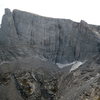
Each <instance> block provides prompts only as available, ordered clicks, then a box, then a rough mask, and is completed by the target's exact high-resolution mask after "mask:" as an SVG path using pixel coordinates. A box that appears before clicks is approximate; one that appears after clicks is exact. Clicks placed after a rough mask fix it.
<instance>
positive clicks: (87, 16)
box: [0, 0, 100, 25]
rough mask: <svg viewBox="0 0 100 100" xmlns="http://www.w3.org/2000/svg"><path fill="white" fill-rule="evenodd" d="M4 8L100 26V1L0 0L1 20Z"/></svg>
mask: <svg viewBox="0 0 100 100" xmlns="http://www.w3.org/2000/svg"><path fill="white" fill-rule="evenodd" d="M4 8H10V9H11V10H13V9H20V10H24V11H28V12H32V13H35V14H39V15H42V16H47V17H54V18H66V19H72V20H73V21H77V22H79V21H80V20H81V19H82V20H85V21H86V22H88V23H90V24H97V25H100V0H0V19H1V17H2V15H3V13H4Z"/></svg>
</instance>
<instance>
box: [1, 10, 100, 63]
mask: <svg viewBox="0 0 100 100" xmlns="http://www.w3.org/2000/svg"><path fill="white" fill-rule="evenodd" d="M0 30H1V31H0V37H1V38H0V41H1V42H0V43H1V44H2V45H3V46H5V47H6V45H7V46H8V47H6V50H5V49H4V48H2V47H1V48H2V49H3V50H2V51H1V55H2V53H3V55H4V54H5V55H6V58H5V57H2V56H1V59H2V60H6V59H7V60H9V58H10V57H14V58H17V57H18V56H20V57H22V56H23V55H27V56H29V55H30V56H31V55H32V54H33V52H35V53H36V54H38V55H41V56H43V57H45V58H47V59H48V60H49V61H53V62H55V63H57V62H61V63H63V62H72V61H74V60H84V59H87V58H90V57H91V56H92V55H93V54H96V53H98V52H99V51H100V50H99V49H100V46H99V44H100V40H99V39H100V35H99V33H100V27H99V26H94V25H89V24H87V23H86V22H84V21H81V22H80V23H76V22H73V21H71V20H68V19H67V20H66V19H53V18H46V17H42V16H38V15H35V14H31V13H27V12H23V11H19V10H14V11H13V12H10V10H9V9H6V10H5V15H4V16H3V20H2V24H1V29H0ZM10 46H11V47H12V48H11V49H9V47H10Z"/></svg>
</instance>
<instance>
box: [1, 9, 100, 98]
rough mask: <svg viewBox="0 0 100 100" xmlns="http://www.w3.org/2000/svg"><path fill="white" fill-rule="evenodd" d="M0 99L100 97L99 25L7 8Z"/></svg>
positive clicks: (2, 28) (3, 22)
mask: <svg viewBox="0 0 100 100" xmlns="http://www.w3.org/2000/svg"><path fill="white" fill-rule="evenodd" d="M0 100H100V26H96V25H90V24H87V23H86V22H85V21H81V22H80V23H77V22H73V21H71V20H69V19H55V18H47V17H42V16H39V15H36V14H31V13H28V12H24V11H19V10H13V12H11V11H10V10H9V9H5V14H4V16H3V18H2V24H1V28H0Z"/></svg>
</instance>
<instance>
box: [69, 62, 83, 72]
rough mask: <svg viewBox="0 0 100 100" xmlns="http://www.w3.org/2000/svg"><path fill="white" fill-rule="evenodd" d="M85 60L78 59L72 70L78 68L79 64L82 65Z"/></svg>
mask: <svg viewBox="0 0 100 100" xmlns="http://www.w3.org/2000/svg"><path fill="white" fill-rule="evenodd" d="M82 64H83V62H81V61H76V62H75V64H73V65H72V68H71V69H70V72H71V71H73V70H75V69H77V68H78V67H79V66H81V65H82Z"/></svg>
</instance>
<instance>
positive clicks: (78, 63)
mask: <svg viewBox="0 0 100 100" xmlns="http://www.w3.org/2000/svg"><path fill="white" fill-rule="evenodd" d="M84 62H85V61H84ZM84 62H81V61H74V62H71V63H66V64H61V63H56V65H57V66H58V67H59V68H64V67H67V66H70V65H72V67H71V69H70V72H71V71H73V70H75V69H77V68H78V67H79V66H80V65H82V64H83V63H84Z"/></svg>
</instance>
